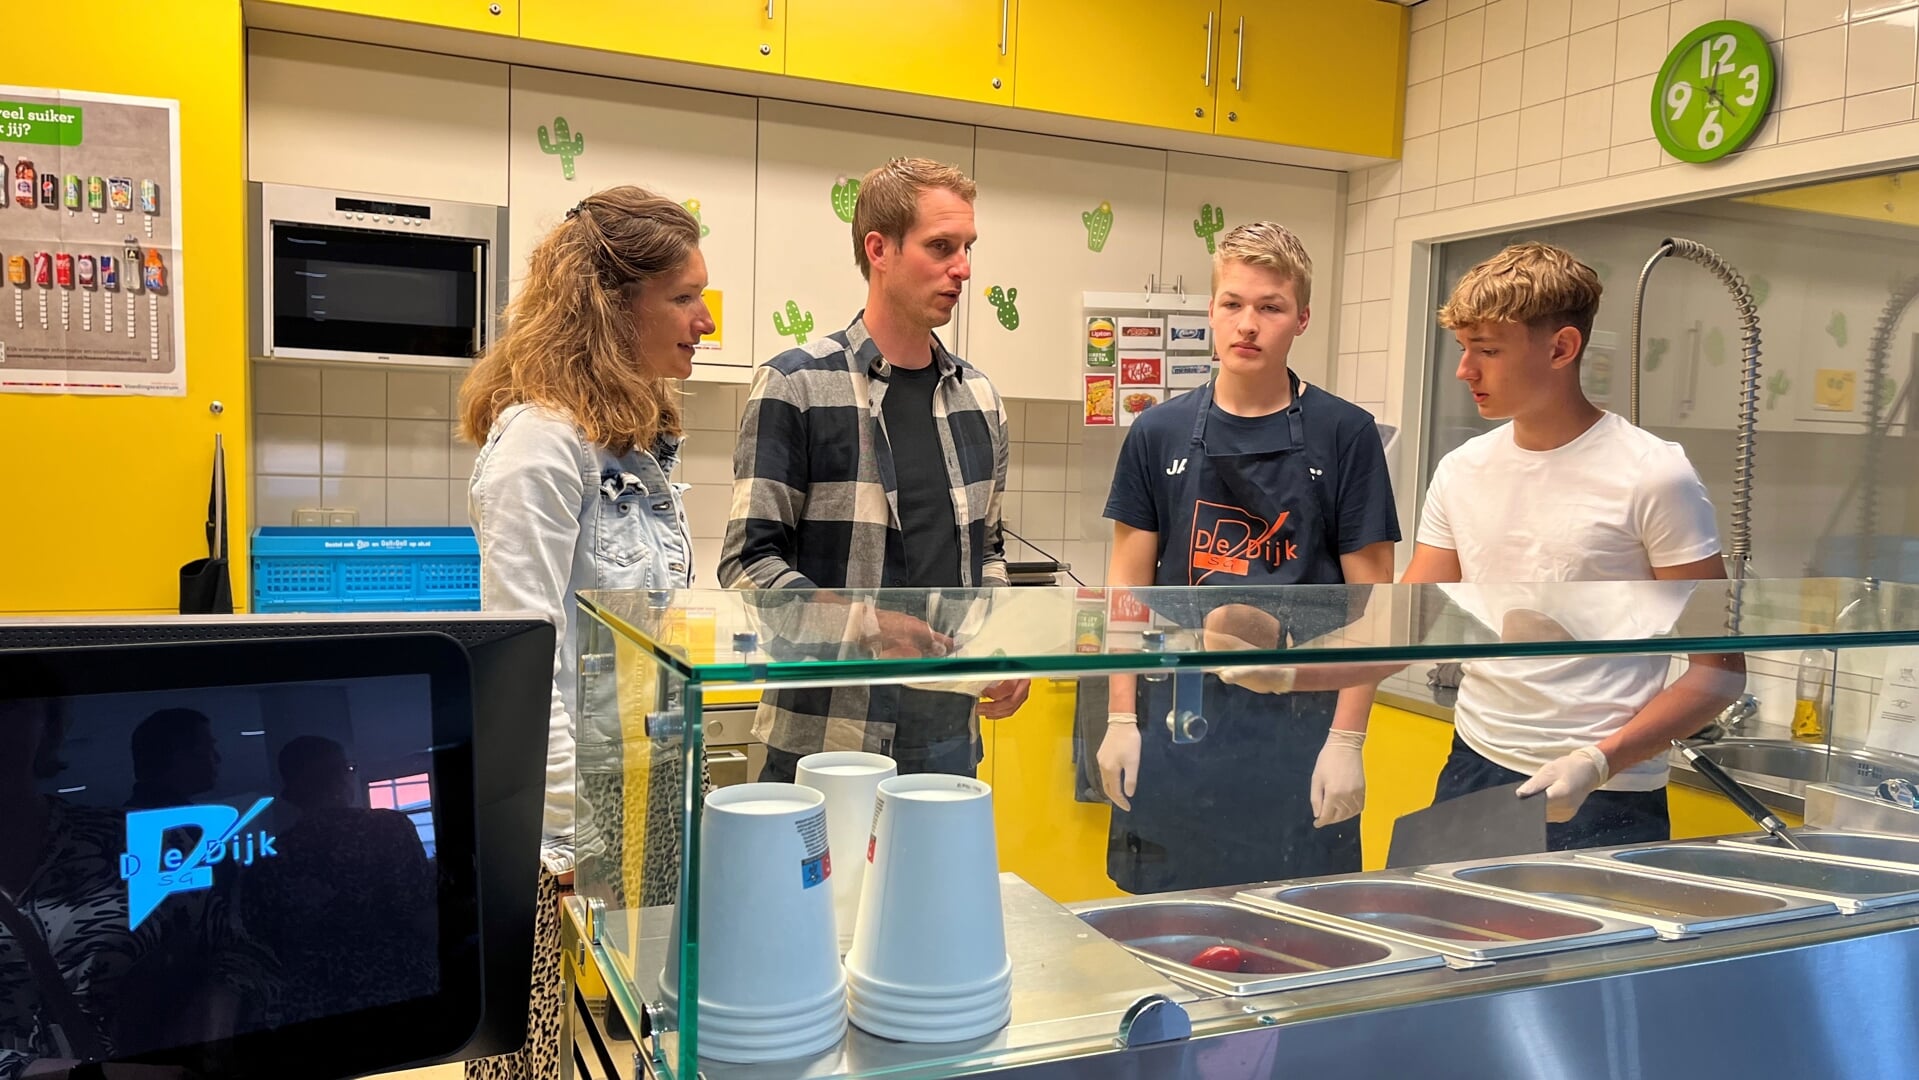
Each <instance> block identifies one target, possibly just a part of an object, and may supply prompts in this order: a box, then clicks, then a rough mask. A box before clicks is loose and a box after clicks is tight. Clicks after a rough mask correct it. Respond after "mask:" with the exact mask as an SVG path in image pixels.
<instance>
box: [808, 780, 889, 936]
mask: <svg viewBox="0 0 1919 1080" xmlns="http://www.w3.org/2000/svg"><path fill="white" fill-rule="evenodd" d="M898 774H899V766H898V765H897V764H896V763H895V762H894V761H893V759H892V758H890V757H887V756H885V755H884V754H869V753H866V752H864V751H861V750H830V751H827V752H826V753H823V754H808V755H806V756H805V757H803V758H801V759H800V761H799V765H798V766H797V767H796V768H795V770H794V781H795V782H796V783H799V784H801V785H804V786H806V787H810V788H813V789H815V790H817V791H819V792H820V793H821V794H823V795H825V796H826V839H827V843H828V844H829V845H830V846H831V847H832V849H833V918H834V921H835V922H836V923H838V925H839V935H840V937H839V947H840V952H842V953H844V952H845V951H846V950H847V949H849V948H851V947H852V945H853V926H854V924H855V922H856V921H857V920H858V918H859V913H860V911H859V909H860V883H861V882H862V881H864V880H865V878H866V873H865V871H866V841H867V840H868V838H869V837H870V836H871V835H872V828H873V800H874V798H875V796H877V795H878V794H879V787H880V781H882V780H885V779H888V778H890V777H893V776H897V775H898Z"/></svg>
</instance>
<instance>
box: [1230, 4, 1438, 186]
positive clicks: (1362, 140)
mask: <svg viewBox="0 0 1919 1080" xmlns="http://www.w3.org/2000/svg"><path fill="white" fill-rule="evenodd" d="M1219 21H1220V32H1219V34H1218V35H1217V42H1218V47H1219V54H1218V60H1217V65H1218V71H1219V77H1218V86H1219V108H1218V112H1217V115H1216V116H1215V117H1214V120H1215V124H1214V126H1213V127H1212V128H1211V130H1212V131H1214V132H1217V133H1218V134H1221V135H1232V136H1236V137H1238V138H1242V139H1257V140H1259V141H1261V142H1276V143H1289V144H1291V145H1294V146H1312V147H1318V148H1321V149H1326V150H1341V151H1346V152H1348V153H1354V154H1369V155H1372V156H1374V157H1398V156H1399V135H1400V126H1401V117H1402V113H1403V110H1404V103H1405V100H1406V9H1405V8H1403V7H1400V6H1399V5H1397V4H1382V3H1379V2H1377V0H1222V2H1221V5H1220V20H1219Z"/></svg>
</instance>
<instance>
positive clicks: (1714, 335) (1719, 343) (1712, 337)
mask: <svg viewBox="0 0 1919 1080" xmlns="http://www.w3.org/2000/svg"><path fill="white" fill-rule="evenodd" d="M1705 353H1706V363H1708V364H1711V365H1712V366H1713V367H1718V366H1720V365H1721V364H1724V363H1725V362H1726V332H1725V331H1724V330H1721V329H1720V328H1719V327H1717V326H1715V327H1713V328H1712V329H1711V330H1709V331H1707V332H1706V347H1705Z"/></svg>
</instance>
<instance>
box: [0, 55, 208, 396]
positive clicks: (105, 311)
mask: <svg viewBox="0 0 1919 1080" xmlns="http://www.w3.org/2000/svg"><path fill="white" fill-rule="evenodd" d="M179 170H180V103H179V102H177V101H173V100H166V99H160V98H136V97H122V96H118V95H112V94H89V93H85V92H83V91H76V90H48V89H42V88H35V87H18V86H0V175H4V176H5V191H4V194H5V196H6V197H5V199H4V205H0V262H4V264H5V265H6V270H7V276H6V283H5V289H6V295H4V296H0V391H6V392H10V393H52V394H154V395H181V394H184V393H186V349H185V345H184V341H185V337H184V332H183V330H182V328H181V325H180V311H181V305H180V297H181V291H182V274H183V271H184V268H183V267H182V266H181V258H180V239H179V238H180V171H179Z"/></svg>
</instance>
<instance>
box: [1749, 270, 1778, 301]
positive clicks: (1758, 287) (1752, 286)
mask: <svg viewBox="0 0 1919 1080" xmlns="http://www.w3.org/2000/svg"><path fill="white" fill-rule="evenodd" d="M1746 291H1748V292H1750V293H1752V306H1753V307H1765V306H1766V297H1768V296H1771V295H1772V282H1770V281H1768V280H1766V277H1765V275H1763V274H1754V275H1753V276H1751V277H1749V278H1747V279H1746Z"/></svg>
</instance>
